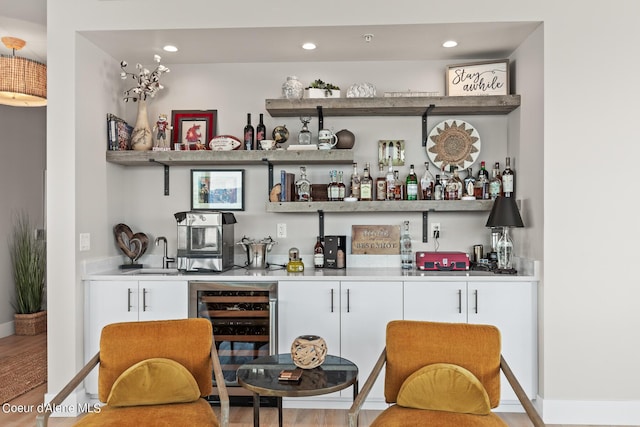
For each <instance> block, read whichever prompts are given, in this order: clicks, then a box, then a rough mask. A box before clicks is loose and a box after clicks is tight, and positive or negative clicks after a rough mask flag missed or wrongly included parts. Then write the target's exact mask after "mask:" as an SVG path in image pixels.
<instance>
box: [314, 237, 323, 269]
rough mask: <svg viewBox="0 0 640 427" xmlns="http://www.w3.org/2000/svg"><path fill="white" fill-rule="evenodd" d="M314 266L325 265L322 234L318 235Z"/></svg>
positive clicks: (320, 266)
mask: <svg viewBox="0 0 640 427" xmlns="http://www.w3.org/2000/svg"><path fill="white" fill-rule="evenodd" d="M313 266H314V267H315V268H322V267H324V246H323V245H322V240H321V239H320V236H318V237H317V240H316V245H315V246H314V248H313Z"/></svg>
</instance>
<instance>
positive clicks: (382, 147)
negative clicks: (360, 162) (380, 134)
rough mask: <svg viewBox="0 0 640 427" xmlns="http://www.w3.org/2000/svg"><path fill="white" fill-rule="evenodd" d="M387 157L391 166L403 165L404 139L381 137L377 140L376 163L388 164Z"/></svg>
mask: <svg viewBox="0 0 640 427" xmlns="http://www.w3.org/2000/svg"><path fill="white" fill-rule="evenodd" d="M389 157H391V164H393V166H403V165H404V140H403V139H396V140H392V139H381V140H380V141H378V163H382V164H383V165H385V166H389Z"/></svg>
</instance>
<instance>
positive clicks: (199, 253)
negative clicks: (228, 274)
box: [174, 211, 236, 272]
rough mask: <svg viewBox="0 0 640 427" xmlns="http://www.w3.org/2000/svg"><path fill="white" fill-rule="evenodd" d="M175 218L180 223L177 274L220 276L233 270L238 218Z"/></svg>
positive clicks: (205, 214)
mask: <svg viewBox="0 0 640 427" xmlns="http://www.w3.org/2000/svg"><path fill="white" fill-rule="evenodd" d="M174 216H175V218H176V221H177V223H178V253H177V257H176V258H177V263H178V270H181V271H187V272H207V271H216V272H217V271H225V270H228V269H230V268H231V267H233V262H234V261H233V252H234V247H235V246H234V237H233V229H234V227H233V226H234V224H235V223H236V218H235V216H234V215H233V214H232V213H231V212H219V211H190V212H178V213H176V214H174Z"/></svg>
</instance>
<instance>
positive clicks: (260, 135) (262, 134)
mask: <svg viewBox="0 0 640 427" xmlns="http://www.w3.org/2000/svg"><path fill="white" fill-rule="evenodd" d="M263 116H264V114H262V113H260V122H259V123H258V126H256V150H262V145H260V141H262V140H263V139H267V138H266V135H267V128H266V127H265V126H264V122H263Z"/></svg>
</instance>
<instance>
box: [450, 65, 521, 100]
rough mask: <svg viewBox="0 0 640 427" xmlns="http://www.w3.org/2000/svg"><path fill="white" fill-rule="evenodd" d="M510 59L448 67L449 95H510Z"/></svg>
mask: <svg viewBox="0 0 640 427" xmlns="http://www.w3.org/2000/svg"><path fill="white" fill-rule="evenodd" d="M508 94H509V60H508V59H503V60H500V61H483V62H470V63H466V64H457V65H449V66H448V67H447V85H446V95H447V96H477V95H508Z"/></svg>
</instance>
